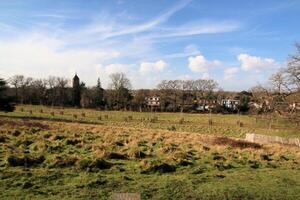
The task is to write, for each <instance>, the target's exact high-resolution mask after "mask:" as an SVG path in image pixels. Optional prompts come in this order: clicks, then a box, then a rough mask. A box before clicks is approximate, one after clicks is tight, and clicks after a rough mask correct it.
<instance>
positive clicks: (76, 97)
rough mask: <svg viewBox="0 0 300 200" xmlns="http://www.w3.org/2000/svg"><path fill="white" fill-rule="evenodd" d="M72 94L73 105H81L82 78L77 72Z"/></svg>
mask: <svg viewBox="0 0 300 200" xmlns="http://www.w3.org/2000/svg"><path fill="white" fill-rule="evenodd" d="M72 95H73V105H74V106H76V107H80V100H81V88H80V79H79V77H78V76H77V73H76V74H75V76H74V78H73V84H72Z"/></svg>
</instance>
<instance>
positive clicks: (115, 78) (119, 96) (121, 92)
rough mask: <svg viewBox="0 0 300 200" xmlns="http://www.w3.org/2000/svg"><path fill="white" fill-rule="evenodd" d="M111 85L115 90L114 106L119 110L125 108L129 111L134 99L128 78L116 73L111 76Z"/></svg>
mask: <svg viewBox="0 0 300 200" xmlns="http://www.w3.org/2000/svg"><path fill="white" fill-rule="evenodd" d="M109 77H110V79H111V83H110V85H109V87H110V88H111V89H112V90H113V96H114V98H112V100H113V103H112V105H116V108H117V109H120V108H121V107H123V108H124V109H127V107H128V104H130V101H131V99H132V96H131V94H130V92H129V90H130V89H131V83H130V80H129V79H128V78H127V77H126V75H125V74H124V73H114V74H111V75H110V76H109Z"/></svg>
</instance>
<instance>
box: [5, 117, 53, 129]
mask: <svg viewBox="0 0 300 200" xmlns="http://www.w3.org/2000/svg"><path fill="white" fill-rule="evenodd" d="M2 125H9V126H12V127H19V126H26V127H38V128H41V129H49V125H47V124H43V123H40V122H33V121H29V120H27V119H22V120H6V119H0V126H2Z"/></svg>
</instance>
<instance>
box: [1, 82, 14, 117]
mask: <svg viewBox="0 0 300 200" xmlns="http://www.w3.org/2000/svg"><path fill="white" fill-rule="evenodd" d="M6 90H7V84H6V82H5V81H4V80H3V79H1V78H0V111H5V112H12V111H13V110H14V109H15V107H14V105H13V104H12V98H10V97H8V96H7V94H6Z"/></svg>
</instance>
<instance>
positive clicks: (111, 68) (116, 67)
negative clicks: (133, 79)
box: [104, 63, 133, 75]
mask: <svg viewBox="0 0 300 200" xmlns="http://www.w3.org/2000/svg"><path fill="white" fill-rule="evenodd" d="M132 67H133V65H129V64H120V63H115V64H109V65H106V66H105V67H104V72H105V74H106V75H110V74H113V73H120V72H122V73H125V74H127V73H129V72H130V69H131V68H132Z"/></svg>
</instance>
